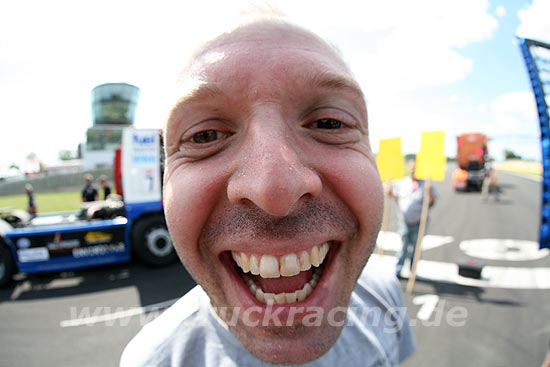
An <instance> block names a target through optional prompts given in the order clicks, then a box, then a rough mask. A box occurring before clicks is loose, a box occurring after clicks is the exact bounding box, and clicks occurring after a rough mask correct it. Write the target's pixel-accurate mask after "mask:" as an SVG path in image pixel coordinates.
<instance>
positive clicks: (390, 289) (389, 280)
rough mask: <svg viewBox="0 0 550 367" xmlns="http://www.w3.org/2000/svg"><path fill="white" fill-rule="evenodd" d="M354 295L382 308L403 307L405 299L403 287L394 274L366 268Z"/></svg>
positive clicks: (358, 281)
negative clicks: (402, 294)
mask: <svg viewBox="0 0 550 367" xmlns="http://www.w3.org/2000/svg"><path fill="white" fill-rule="evenodd" d="M353 294H354V295H355V296H356V297H359V298H360V299H364V300H365V302H374V303H376V304H377V305H379V306H382V307H392V308H393V307H401V306H402V305H403V298H402V296H401V287H400V285H399V281H398V280H397V277H396V276H395V274H394V273H392V272H390V271H388V272H379V271H377V270H374V269H373V270H371V269H370V268H369V267H368V266H366V267H365V269H364V270H363V272H362V273H361V275H360V276H359V279H358V280H357V286H356V287H355V290H354V292H353Z"/></svg>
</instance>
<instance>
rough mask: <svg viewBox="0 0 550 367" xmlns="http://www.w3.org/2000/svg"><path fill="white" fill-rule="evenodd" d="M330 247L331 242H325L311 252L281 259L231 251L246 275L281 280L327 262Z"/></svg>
mask: <svg viewBox="0 0 550 367" xmlns="http://www.w3.org/2000/svg"><path fill="white" fill-rule="evenodd" d="M329 247H330V244H329V242H325V243H323V244H322V245H320V246H313V247H312V248H311V249H310V250H309V252H308V251H300V252H299V253H290V254H285V255H283V256H281V257H280V258H277V257H275V256H273V255H261V256H260V255H255V254H247V253H244V252H236V251H231V255H232V256H233V260H235V262H236V263H237V265H239V267H240V268H241V269H242V271H243V272H244V273H248V272H251V273H252V274H254V275H260V276H261V277H262V278H279V277H280V276H281V275H282V276H284V277H291V276H294V275H297V274H298V273H299V272H300V271H304V270H309V269H310V268H311V265H313V266H315V267H318V266H319V265H320V264H322V263H323V261H324V260H325V257H326V256H327V253H328V250H329Z"/></svg>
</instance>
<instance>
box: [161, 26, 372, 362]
mask: <svg viewBox="0 0 550 367" xmlns="http://www.w3.org/2000/svg"><path fill="white" fill-rule="evenodd" d="M181 83H182V86H185V88H186V89H185V92H184V93H183V94H182V95H181V96H180V97H181V98H180V99H179V100H178V102H177V103H176V105H175V106H174V108H173V109H172V113H171V115H170V117H169V120H168V123H167V126H166V140H165V141H166V152H167V159H166V170H165V181H164V203H165V212H166V219H167V222H168V227H169V229H170V233H171V235H172V238H173V241H174V245H175V247H176V249H177V251H178V254H179V256H180V258H181V260H182V262H183V263H184V265H185V266H186V268H187V269H188V271H189V272H190V274H191V275H192V276H193V277H194V278H195V280H196V281H197V282H198V283H199V284H200V285H201V286H202V287H203V288H204V290H205V291H206V293H207V294H208V296H209V297H210V299H211V302H212V304H213V306H215V307H216V308H220V307H227V311H228V317H229V316H232V315H236V317H237V322H236V324H234V325H232V324H230V327H231V330H232V331H233V333H234V334H235V335H236V336H237V337H238V338H239V340H240V341H241V342H242V343H243V345H244V346H245V347H246V348H247V349H248V350H249V351H250V352H251V353H253V354H254V355H256V356H257V357H258V358H260V359H262V360H264V361H269V362H272V363H293V364H296V363H306V362H309V361H312V360H314V359H316V358H318V357H320V356H321V355H322V354H324V353H325V352H326V351H327V350H328V349H329V348H330V347H331V346H332V345H333V344H334V343H335V341H336V339H337V338H338V335H339V334H340V331H341V328H342V326H341V323H339V322H336V323H335V322H329V321H328V320H327V314H328V313H329V312H330V310H335V309H336V308H337V307H341V308H345V307H347V305H348V303H349V298H350V294H351V292H352V290H353V288H354V287H355V283H356V281H357V277H358V276H359V274H360V272H361V271H362V269H363V267H364V265H365V262H366V261H367V259H368V257H369V255H370V253H371V252H372V248H373V245H374V242H375V239H376V236H377V234H378V230H379V227H380V219H381V211H382V210H381V208H382V205H383V204H382V190H381V185H380V179H379V176H378V172H377V169H376V165H375V163H374V158H373V155H372V152H371V150H370V146H369V142H368V127H367V112H366V107H365V102H364V98H363V95H362V93H361V91H360V89H359V87H358V86H357V83H356V82H355V81H354V79H353V77H352V76H351V74H350V72H349V70H348V68H347V67H346V65H345V64H344V62H343V61H342V60H341V58H340V57H339V55H338V54H337V53H336V52H335V51H334V50H333V49H332V48H331V47H330V46H328V45H327V44H326V43H325V42H324V41H322V40H320V39H319V38H318V37H316V36H315V35H313V34H311V33H309V32H307V31H305V30H302V29H300V28H297V27H295V26H292V25H289V24H286V23H283V22H280V21H261V22H257V23H252V24H249V25H246V26H241V27H240V28H237V29H236V30H234V31H233V32H231V33H228V34H225V35H223V36H221V37H219V38H217V39H216V40H214V41H212V42H210V43H208V44H207V45H206V46H204V47H203V48H202V50H201V51H200V52H198V53H197V54H196V55H195V57H194V58H193V60H192V61H191V62H190V64H189V65H187V66H186V68H185V69H184V71H183V73H182V80H181ZM246 310H249V311H253V312H246ZM308 310H317V311H318V310H322V312H323V313H324V317H323V319H322V322H321V324H320V325H316V326H310V325H306V323H305V322H304V320H305V318H306V317H307V315H308V312H307V311H308ZM269 313H272V314H273V313H276V315H277V318H278V319H279V320H280V324H278V323H277V322H273V320H272V319H271V321H269V318H268V321H265V319H264V317H265V316H266V315H268V314H269ZM333 316H335V317H333V319H334V320H333V321H341V319H343V317H344V312H340V313H338V314H336V313H335V314H333ZM281 324H282V325H281ZM335 324H338V325H335Z"/></svg>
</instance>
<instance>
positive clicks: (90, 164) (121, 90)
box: [82, 83, 139, 169]
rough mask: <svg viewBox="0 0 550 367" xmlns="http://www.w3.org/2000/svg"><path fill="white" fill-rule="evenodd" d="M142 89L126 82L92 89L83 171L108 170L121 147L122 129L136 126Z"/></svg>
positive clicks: (83, 151) (83, 153) (83, 154)
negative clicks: (89, 123)
mask: <svg viewBox="0 0 550 367" xmlns="http://www.w3.org/2000/svg"><path fill="white" fill-rule="evenodd" d="M138 98H139V88H138V87H136V86H134V85H131V84H126V83H107V84H101V85H98V86H97V87H95V88H94V89H92V127H90V128H89V129H88V130H87V132H86V143H85V144H84V146H83V149H82V158H83V160H84V169H95V168H103V167H109V166H112V164H113V159H114V150H115V149H116V148H118V147H119V146H120V140H121V137H122V129H124V128H126V127H130V126H133V124H134V120H135V116H136V108H137V103H138Z"/></svg>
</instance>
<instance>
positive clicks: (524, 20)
mask: <svg viewBox="0 0 550 367" xmlns="http://www.w3.org/2000/svg"><path fill="white" fill-rule="evenodd" d="M549 14H550V1H548V0H533V3H532V4H531V5H530V6H529V7H527V8H526V9H522V10H520V11H519V12H518V18H519V20H520V25H519V27H518V29H517V31H516V33H517V34H518V35H519V36H520V37H524V38H534V39H536V40H540V41H543V42H550V21H549V19H548V15H549Z"/></svg>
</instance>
